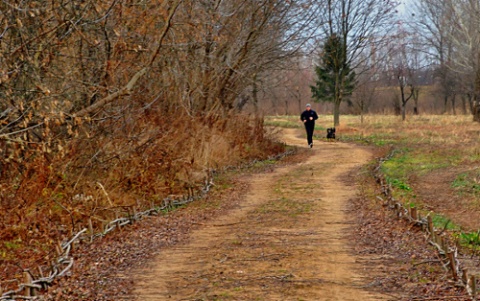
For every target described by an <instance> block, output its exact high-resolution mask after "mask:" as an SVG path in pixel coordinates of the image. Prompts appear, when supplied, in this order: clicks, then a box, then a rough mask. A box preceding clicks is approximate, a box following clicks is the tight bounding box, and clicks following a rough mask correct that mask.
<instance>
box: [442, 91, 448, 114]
mask: <svg viewBox="0 0 480 301" xmlns="http://www.w3.org/2000/svg"><path fill="white" fill-rule="evenodd" d="M447 106H448V95H447V94H446V93H445V95H444V96H443V114H447V111H448V110H447Z"/></svg>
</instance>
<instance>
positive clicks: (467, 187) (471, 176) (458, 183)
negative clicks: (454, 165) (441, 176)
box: [452, 171, 480, 197]
mask: <svg viewBox="0 0 480 301" xmlns="http://www.w3.org/2000/svg"><path fill="white" fill-rule="evenodd" d="M452 188H455V190H456V191H457V193H458V194H460V195H465V194H468V195H473V196H476V197H478V196H480V172H479V171H476V172H465V173H461V174H459V175H458V176H457V177H456V178H455V180H454V181H453V183H452Z"/></svg>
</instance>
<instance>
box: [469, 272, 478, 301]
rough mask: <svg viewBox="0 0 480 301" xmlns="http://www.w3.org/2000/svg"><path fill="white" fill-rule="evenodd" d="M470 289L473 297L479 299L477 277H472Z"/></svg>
mask: <svg viewBox="0 0 480 301" xmlns="http://www.w3.org/2000/svg"><path fill="white" fill-rule="evenodd" d="M470 287H471V288H472V297H473V298H474V299H475V298H476V297H477V280H476V279H475V275H472V276H470Z"/></svg>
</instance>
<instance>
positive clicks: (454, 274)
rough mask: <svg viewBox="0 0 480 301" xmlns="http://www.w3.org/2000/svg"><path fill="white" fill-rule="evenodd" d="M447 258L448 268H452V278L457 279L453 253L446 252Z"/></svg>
mask: <svg viewBox="0 0 480 301" xmlns="http://www.w3.org/2000/svg"><path fill="white" fill-rule="evenodd" d="M447 256H448V260H449V261H450V269H451V270H452V276H453V279H455V280H458V275H457V269H456V266H455V255H454V254H453V252H448V253H447Z"/></svg>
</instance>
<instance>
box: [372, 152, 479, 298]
mask: <svg viewBox="0 0 480 301" xmlns="http://www.w3.org/2000/svg"><path fill="white" fill-rule="evenodd" d="M391 155H393V154H391ZM391 155H390V156H391ZM390 156H389V157H386V158H382V159H380V160H379V163H378V165H377V167H376V168H375V175H374V176H375V180H376V181H377V183H378V184H379V185H380V189H381V192H382V195H383V196H384V197H385V198H386V200H384V199H383V198H382V197H378V199H380V200H381V201H383V202H384V204H385V205H386V206H388V208H390V209H391V210H394V211H395V212H396V214H397V216H398V217H399V218H403V219H405V220H407V221H408V222H409V223H411V224H413V225H414V226H416V227H419V228H421V229H422V231H423V232H424V233H425V234H426V239H427V242H428V243H429V244H431V245H432V246H434V247H435V248H436V249H437V252H438V254H439V256H440V258H441V259H442V263H443V267H444V269H445V270H446V271H449V272H450V273H451V277H452V279H453V280H454V281H455V282H456V284H458V285H460V286H463V287H464V288H465V289H466V291H467V293H468V294H469V295H470V297H471V298H472V300H477V290H476V277H475V275H470V276H469V275H468V270H467V268H462V264H461V262H460V260H459V259H458V248H457V246H451V245H450V244H449V243H450V242H449V240H448V238H447V237H446V236H445V235H443V236H442V235H441V234H442V233H443V231H439V229H436V228H435V227H434V226H433V221H432V217H431V216H430V214H428V215H427V216H425V217H422V216H421V214H420V213H419V212H418V210H417V208H416V207H410V208H405V207H404V205H403V204H402V203H400V202H399V201H397V200H395V198H394V197H393V195H392V186H391V185H390V184H388V183H387V181H386V179H385V175H384V174H383V173H382V172H381V171H380V168H381V166H382V164H383V163H384V162H385V161H387V160H388V159H389V158H390Z"/></svg>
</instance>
